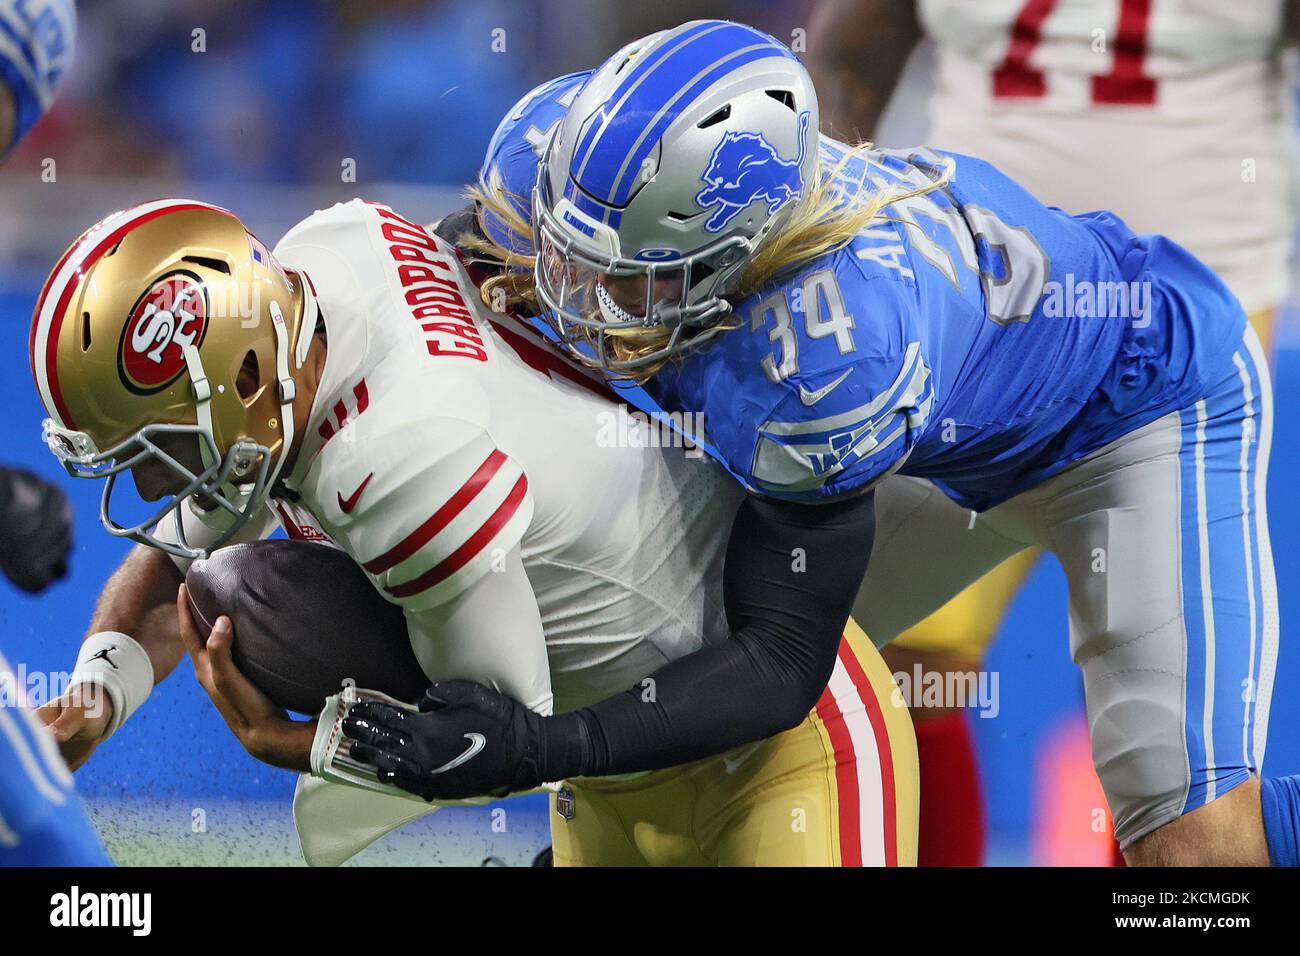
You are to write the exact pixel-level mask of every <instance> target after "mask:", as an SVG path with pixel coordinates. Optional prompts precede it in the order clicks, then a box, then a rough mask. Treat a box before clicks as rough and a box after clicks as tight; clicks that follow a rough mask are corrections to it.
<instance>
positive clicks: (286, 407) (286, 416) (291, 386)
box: [266, 287, 316, 488]
mask: <svg viewBox="0 0 1300 956" xmlns="http://www.w3.org/2000/svg"><path fill="white" fill-rule="evenodd" d="M309 301H310V302H311V303H312V311H313V312H314V311H315V303H316V300H315V298H313V297H312V296H311V294H310V293H309V292H308V291H307V289H306V288H305V287H304V288H303V303H304V307H303V325H304V326H305V325H306V324H307V308H306V303H307V302H309ZM270 313H271V323H272V324H273V325H274V326H275V378H276V386H277V387H278V388H279V390H280V428H281V429H282V430H283V432H284V442H283V444H281V445H280V454H279V455H277V456H276V459H275V466H274V467H273V468H272V469H271V474H270V475H269V476H268V478H267V482H266V487H267V488H274V487H275V483H276V481H277V480H278V479H279V477H280V472H281V470H282V469H283V468H284V460H285V458H286V457H288V455H289V449H290V448H291V447H292V446H293V400H294V399H295V398H297V397H298V384H297V383H296V382H295V381H294V380H293V376H292V375H290V374H289V327H288V325H286V324H285V321H284V313H282V312H281V311H280V306H279V305H278V304H277V303H275V302H272V303H271V307H270ZM301 352H302V348H301V341H300V342H299V348H298V349H297V350H296V351H295V355H294V358H295V360H296V362H295V367H296V368H302V363H303V362H304V361H305V360H306V358H307V356H306V355H305V354H303V355H302V357H301V358H299V357H298V354H299V353H301Z"/></svg>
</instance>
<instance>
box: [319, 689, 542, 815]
mask: <svg viewBox="0 0 1300 956" xmlns="http://www.w3.org/2000/svg"><path fill="white" fill-rule="evenodd" d="M419 707H420V713H418V714H413V713H411V712H410V711H406V710H402V709H401V708H398V707H392V706H390V705H388V704H384V703H380V702H378V701H361V702H360V703H357V704H354V705H353V706H352V709H351V710H350V711H349V712H348V716H347V718H346V719H345V720H344V721H343V733H344V734H346V735H347V736H348V737H350V738H352V740H353V741H354V742H353V744H352V751H351V753H352V756H353V757H355V758H356V759H357V760H360V761H362V762H363V763H368V764H370V765H371V766H373V767H375V768H376V769H377V770H378V771H379V779H380V780H382V781H384V782H385V783H392V784H396V785H397V786H399V787H401V788H402V789H403V790H407V791H409V792H411V793H414V794H416V795H418V796H420V797H423V798H424V799H425V800H460V799H464V798H465V797H481V796H491V797H504V796H505V795H506V794H508V793H511V792H513V791H517V790H531V789H532V788H534V787H537V786H540V785H541V783H542V781H543V778H542V766H543V763H544V760H543V751H544V745H543V734H542V722H543V721H544V720H546V719H547V718H545V717H542V716H541V715H540V714H536V713H534V712H533V711H531V710H529V709H528V708H527V707H525V706H524V705H523V704H521V703H519V702H518V701H516V700H512V699H511V698H509V697H507V696H505V695H504V694H500V693H497V692H496V691H494V690H492V689H491V688H489V687H484V686H483V685H482V684H476V683H474V682H472V681H464V680H453V681H447V682H445V683H441V684H434V685H433V686H432V687H430V688H429V689H428V690H427V691H425V692H424V696H423V697H422V698H420V703H419Z"/></svg>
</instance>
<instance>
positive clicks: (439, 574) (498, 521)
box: [384, 453, 528, 598]
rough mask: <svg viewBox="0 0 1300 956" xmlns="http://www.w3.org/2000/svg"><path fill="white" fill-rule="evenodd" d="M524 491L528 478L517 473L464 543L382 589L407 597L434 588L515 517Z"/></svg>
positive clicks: (480, 549) (525, 492) (471, 557)
mask: <svg viewBox="0 0 1300 956" xmlns="http://www.w3.org/2000/svg"><path fill="white" fill-rule="evenodd" d="M498 454H499V453H498ZM527 493H528V477H527V476H526V475H520V476H519V480H518V481H516V482H515V486H514V487H513V488H511V489H510V494H509V495H507V496H506V500H505V501H503V502H501V507H499V508H497V510H496V511H495V512H493V514H492V517H491V518H488V520H487V521H485V522H484V523H483V527H481V528H479V529H478V530H477V531H475V532H474V533H473V534H472V535H470V537H469V539H468V540H467V541H466V542H465V543H464V544H462V545H461V546H460V547H459V548H457V549H456V550H455V551H453V552H452V553H451V554H449V555H448V556H447V557H446V558H445V559H443V560H442V561H440V562H439V563H438V564H435V565H434V566H433V567H431V568H430V569H429V570H428V571H425V572H424V573H423V574H421V575H420V576H419V577H418V578H412V579H411V580H410V581H405V582H403V583H402V584H398V585H395V586H394V587H386V588H384V590H385V591H387V592H388V593H389V594H391V595H392V596H393V597H395V598H408V597H412V596H413V595H416V594H419V593H420V592H421V591H427V590H429V588H432V587H436V586H438V585H439V584H441V583H442V582H443V581H445V580H447V578H449V577H451V576H452V575H453V574H455V573H456V572H457V571H459V570H460V569H461V568H463V567H464V566H465V565H466V564H468V563H469V562H470V560H471V559H473V558H474V557H475V556H476V555H477V554H478V553H479V552H480V551H482V550H483V548H484V547H485V546H486V545H487V543H488V542H489V541H491V540H492V539H493V538H495V537H496V536H497V533H498V532H499V531H500V530H501V529H502V528H503V527H505V525H506V523H507V522H508V521H509V520H510V519H511V518H513V517H514V515H515V512H516V511H518V510H519V505H520V504H521V503H522V502H523V500H524V496H525V495H527Z"/></svg>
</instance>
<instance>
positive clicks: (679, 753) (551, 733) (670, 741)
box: [342, 493, 875, 800]
mask: <svg viewBox="0 0 1300 956" xmlns="http://www.w3.org/2000/svg"><path fill="white" fill-rule="evenodd" d="M874 528H875V505H874V501H873V497H872V495H871V494H870V493H867V494H864V495H862V496H860V497H856V498H852V499H848V500H842V501H837V502H833V503H830V504H826V505H817V506H812V505H797V504H789V503H782V502H776V501H769V500H766V499H759V498H749V499H747V500H746V501H745V502H744V503H743V504H742V505H741V507H740V510H739V512H738V513H737V516H736V521H735V524H734V526H733V527H732V532H731V539H730V543H729V545H728V549H727V556H726V568H725V572H724V575H725V597H726V610H727V616H728V621H729V622H730V625H731V628H732V631H731V639H730V640H727V641H723V642H720V643H718V644H713V645H710V646H708V647H705V648H703V649H701V650H698V651H696V652H694V653H693V654H688V655H687V656H686V657H683V658H681V659H680V660H677V661H674V662H673V663H671V664H669V665H667V666H665V667H663V668H660V669H659V670H658V671H656V672H655V673H654V674H652V675H651V676H650V677H649V678H648V679H647V680H644V681H642V682H641V683H640V684H638V685H637V686H636V687H634V688H632V689H630V690H628V691H625V692H624V693H622V694H618V695H616V696H614V697H610V698H607V699H606V700H603V701H601V702H600V703H597V704H594V705H593V706H591V707H586V708H583V709H581V710H577V711H571V712H569V713H565V714H561V715H559V716H555V717H541V716H539V715H538V714H536V713H533V712H532V711H530V710H528V708H526V707H523V706H520V705H518V704H516V703H515V702H514V701H513V700H512V699H511V698H510V697H507V696H505V695H504V694H501V693H498V692H495V691H493V690H491V689H489V688H487V687H484V686H482V685H481V684H477V683H470V682H468V681H464V680H453V681H447V682H440V683H435V684H434V685H433V686H432V687H431V688H430V689H429V690H428V691H427V692H426V693H425V696H424V699H423V700H422V701H421V703H420V709H421V711H422V712H421V713H418V714H412V713H410V712H408V711H401V710H398V709H396V708H393V707H391V706H388V705H386V704H383V703H377V702H362V703H359V704H357V705H355V706H354V707H353V708H352V711H351V714H350V716H349V717H348V718H347V719H346V720H345V721H344V722H343V725H342V730H343V733H345V734H346V735H347V736H348V737H349V738H351V739H352V740H353V741H355V743H354V744H353V745H352V750H351V752H352V755H353V756H354V757H356V758H357V759H359V760H362V761H364V762H366V763H369V764H372V765H373V766H375V767H376V768H377V769H378V771H379V778H380V779H381V780H383V781H386V782H390V783H395V784H397V785H398V786H400V787H402V788H403V789H405V790H409V791H411V792H413V793H416V794H419V795H420V796H422V797H424V798H425V799H426V800H448V799H460V798H464V797H471V796H478V795H483V794H492V795H498V796H500V795H504V794H506V793H509V792H511V791H518V790H528V789H532V788H534V787H537V786H539V785H540V784H542V783H543V782H546V781H554V780H560V779H563V778H565V777H572V776H584V775H598V774H617V773H634V772H637V771H644V770H655V769H658V768H660V767H667V766H672V765H675V764H681V763H688V762H690V761H692V760H699V759H702V758H704V757H709V756H713V755H715V754H719V753H724V752H725V751H727V750H730V749H731V748H733V747H736V746H739V745H741V744H744V743H748V742H750V741H753V740H760V739H763V738H765V737H769V736H771V735H773V734H776V733H779V732H781V731H783V730H785V729H787V728H789V727H793V726H794V725H796V724H797V723H798V722H799V721H801V720H803V719H804V717H805V716H806V715H807V713H808V711H810V710H811V709H812V708H813V706H814V705H815V704H816V702H817V698H818V696H819V695H820V694H821V692H822V690H823V689H824V688H825V686H826V682H827V680H828V679H829V677H830V674H831V671H832V669H833V667H834V664H835V655H836V651H837V649H838V647H839V643H840V640H841V637H842V633H843V628H844V623H845V621H847V620H848V616H849V610H850V607H851V605H852V603H853V598H854V596H855V594H856V593H857V589H858V585H859V584H860V582H861V581H862V577H863V574H864V573H865V572H866V567H867V561H868V559H869V557H870V554H871V544H872V537H873V534H874ZM467 742H469V743H468V746H467Z"/></svg>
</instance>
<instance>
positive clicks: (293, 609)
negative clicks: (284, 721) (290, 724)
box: [185, 539, 429, 715]
mask: <svg viewBox="0 0 1300 956" xmlns="http://www.w3.org/2000/svg"><path fill="white" fill-rule="evenodd" d="M185 582H186V586H187V590H188V592H189V599H190V609H191V611H192V612H193V615H194V623H195V624H196V625H197V626H198V629H199V632H200V634H202V635H203V636H204V637H205V638H206V636H207V635H208V633H209V632H210V631H211V630H212V624H213V622H215V621H216V619H217V618H218V617H220V616H221V615H222V614H225V615H226V616H227V617H229V618H230V620H231V623H233V624H234V628H235V643H234V646H233V648H232V656H233V657H234V661H235V664H236V666H238V667H239V669H240V671H242V672H243V673H244V675H245V676H246V677H248V679H249V680H251V681H252V682H253V683H254V684H255V685H257V687H258V688H260V689H261V690H262V692H263V693H265V694H266V695H267V696H268V697H270V698H271V700H273V701H274V702H275V703H276V704H278V705H279V706H281V707H283V708H285V709H286V710H292V711H294V712H296V713H299V714H307V715H313V714H316V713H319V711H320V709H321V707H322V706H323V705H324V703H325V699H326V698H327V697H329V696H331V695H332V694H337V693H338V692H339V690H340V689H341V688H342V686H343V683H344V681H352V682H353V683H354V684H355V685H356V686H357V687H362V688H367V689H370V690H378V691H383V692H384V693H385V694H388V695H390V696H392V697H395V698H397V699H398V700H404V701H413V700H415V699H417V698H418V697H419V696H420V695H421V694H422V693H423V692H424V690H425V688H426V687H428V685H429V680H428V678H426V677H425V676H424V672H423V671H422V670H421V669H420V665H419V662H418V661H416V659H415V654H414V652H413V651H412V650H411V645H410V642H409V640H408V638H407V634H406V619H405V617H404V616H403V614H402V610H401V608H399V607H397V606H396V605H393V604H390V603H389V602H387V601H385V600H384V599H383V598H382V597H380V596H379V594H378V592H376V591H375V588H374V585H372V584H371V583H370V579H369V578H368V577H366V574H365V572H364V571H362V569H361V568H360V567H358V566H357V564H356V562H355V561H353V560H352V559H351V558H350V557H348V555H347V554H346V553H345V552H343V551H340V550H339V549H337V548H332V547H330V546H328V545H323V544H313V543H311V542H305V541H291V540H286V539H274V540H270V541H255V542H253V543H251V544H238V545H231V546H230V547H226V548H221V549H220V550H218V551H217V552H215V553H214V554H213V555H212V557H210V558H208V559H206V560H204V561H195V562H194V564H193V565H192V566H191V567H190V571H189V574H188V575H187V576H186V579H185Z"/></svg>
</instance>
